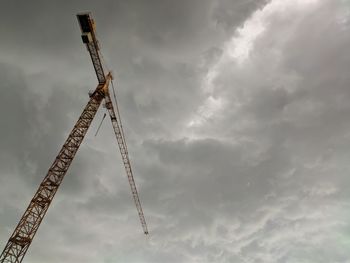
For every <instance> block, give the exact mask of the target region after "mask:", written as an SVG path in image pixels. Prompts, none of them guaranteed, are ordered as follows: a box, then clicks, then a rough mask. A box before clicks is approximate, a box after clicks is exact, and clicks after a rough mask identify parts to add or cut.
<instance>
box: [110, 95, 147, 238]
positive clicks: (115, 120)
mask: <svg viewBox="0 0 350 263" xmlns="http://www.w3.org/2000/svg"><path fill="white" fill-rule="evenodd" d="M105 102H106V108H107V110H108V113H109V116H110V118H111V121H112V126H113V130H114V133H115V137H116V138H117V142H118V146H119V150H120V154H121V156H122V160H123V164H124V168H125V171H126V175H127V177H128V181H129V184H130V188H131V193H132V196H133V198H134V202H135V205H136V209H137V212H138V214H139V218H140V221H141V225H142V228H143V232H144V233H145V234H146V235H147V234H148V229H147V224H146V220H145V216H144V214H143V211H142V206H141V202H140V198H139V195H138V193H137V188H136V185H135V181H134V176H133V173H132V169H131V163H130V158H129V154H128V148H127V146H126V142H125V138H124V132H123V130H122V129H123V128H122V126H121V125H120V116H119V113H118V115H116V114H115V111H114V107H113V103H112V100H111V97H110V95H109V93H106V95H105ZM117 110H118V108H117Z"/></svg>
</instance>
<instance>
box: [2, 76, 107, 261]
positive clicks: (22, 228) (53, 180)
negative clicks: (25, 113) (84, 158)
mask: <svg viewBox="0 0 350 263" xmlns="http://www.w3.org/2000/svg"><path fill="white" fill-rule="evenodd" d="M108 84H109V79H108V81H107V82H106V83H105V84H103V85H98V86H97V88H96V90H95V92H94V93H93V94H92V95H91V98H90V101H89V102H88V103H87V105H86V107H85V109H84V110H83V112H82V114H81V115H80V117H79V119H78V121H77V123H76V124H75V126H74V128H73V130H72V131H71V133H70V134H69V136H68V138H67V140H66V142H65V143H64V144H63V147H62V149H61V150H60V152H59V153H58V155H57V157H56V159H55V160H54V162H53V164H52V165H51V167H50V169H49V171H48V172H47V175H46V176H45V178H44V180H43V181H42V182H41V184H40V185H39V188H38V190H37V191H36V193H35V195H34V197H33V199H32V200H31V201H30V203H29V206H28V208H27V209H26V211H25V212H24V214H23V216H22V218H21V220H20V221H19V223H18V225H17V227H16V228H15V230H14V232H13V233H12V235H11V237H10V239H9V240H8V242H7V244H6V246H5V248H4V250H3V252H2V253H1V256H0V262H1V263H20V262H22V259H23V257H24V256H25V254H26V252H27V250H28V248H29V246H30V244H31V242H32V240H33V238H34V236H35V234H36V232H37V230H38V228H39V226H40V223H41V221H42V220H43V218H44V216H45V214H46V212H47V210H48V208H49V206H50V204H51V201H52V199H53V198H54V196H55V194H56V192H57V190H58V187H59V186H60V184H61V182H62V180H63V178H64V176H65V175H66V172H67V170H68V168H69V166H70V164H71V163H72V161H73V158H74V156H75V154H76V153H77V151H78V149H79V146H80V144H81V142H82V141H83V139H84V136H85V134H86V132H87V130H88V128H89V127H90V124H91V122H92V120H93V118H94V116H95V114H96V112H97V110H98V108H99V106H100V104H101V101H102V99H103V98H104V90H106V89H107V88H108Z"/></svg>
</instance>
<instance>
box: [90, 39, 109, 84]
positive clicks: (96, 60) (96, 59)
mask: <svg viewBox="0 0 350 263" xmlns="http://www.w3.org/2000/svg"><path fill="white" fill-rule="evenodd" d="M86 47H87V49H88V51H89V53H90V57H91V60H92V64H93V65H94V69H95V72H96V76H97V79H98V83H100V84H103V83H105V82H106V77H105V74H104V71H103V66H102V63H101V59H100V56H99V54H98V49H97V46H96V44H95V43H94V42H91V43H88V44H86Z"/></svg>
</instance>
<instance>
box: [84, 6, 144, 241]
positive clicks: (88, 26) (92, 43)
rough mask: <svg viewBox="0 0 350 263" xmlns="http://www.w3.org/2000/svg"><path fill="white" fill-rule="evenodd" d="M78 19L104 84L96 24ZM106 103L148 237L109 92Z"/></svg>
mask: <svg viewBox="0 0 350 263" xmlns="http://www.w3.org/2000/svg"><path fill="white" fill-rule="evenodd" d="M77 18H78V22H79V25H80V29H81V34H82V35H81V38H82V40H83V43H85V44H86V47H87V50H88V51H89V53H90V56H91V60H92V64H93V65H94V68H95V72H96V76H97V79H98V81H99V83H103V81H104V79H103V77H104V76H105V73H104V71H103V66H102V63H101V57H100V52H99V45H98V40H97V38H96V30H95V22H94V20H93V19H92V17H91V14H90V13H80V14H77ZM112 84H113V83H112ZM105 102H106V107H107V109H108V112H109V116H110V118H111V121H112V125H113V129H114V133H115V135H116V138H117V142H118V146H119V150H120V154H121V156H122V161H123V164H124V167H125V171H126V175H127V177H128V181H129V184H130V188H131V193H132V196H133V199H134V202H135V205H136V209H137V212H138V214H139V218H140V221H141V225H142V228H143V232H144V233H145V234H146V235H147V234H148V230H147V224H146V220H145V217H144V214H143V211H142V207H141V203H140V198H139V195H138V193H137V188H136V185H135V180H134V176H133V173H132V170H131V163H130V158H129V154H128V148H127V145H126V141H125V138H124V132H123V128H122V126H121V120H120V116H119V111H118V104H117V100H116V99H115V103H116V109H117V113H118V115H116V114H115V111H114V108H113V103H112V101H111V98H110V96H109V92H108V90H107V92H106V94H105Z"/></svg>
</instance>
